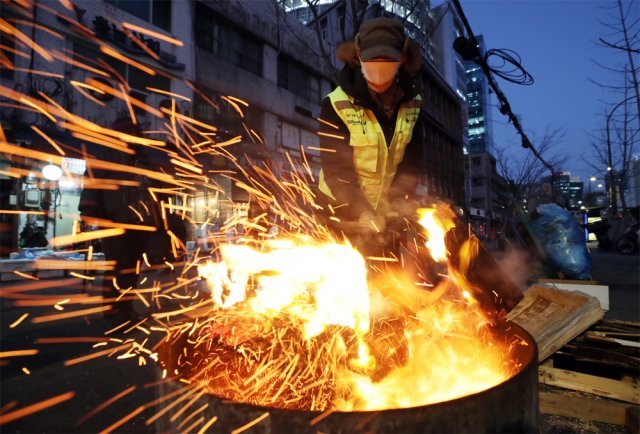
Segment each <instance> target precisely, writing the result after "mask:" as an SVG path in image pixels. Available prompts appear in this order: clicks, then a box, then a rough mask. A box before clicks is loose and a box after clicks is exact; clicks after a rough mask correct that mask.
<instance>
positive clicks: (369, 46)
mask: <svg viewBox="0 0 640 434" xmlns="http://www.w3.org/2000/svg"><path fill="white" fill-rule="evenodd" d="M404 40H405V36H404V27H403V26H402V23H400V22H399V21H396V20H394V19H392V18H374V19H372V20H369V21H367V22H365V23H363V24H362V26H360V32H359V33H358V35H357V36H356V44H357V46H358V47H359V48H360V60H362V61H363V62H367V61H369V60H371V59H374V58H376V57H389V58H392V59H394V60H396V61H398V62H399V61H400V60H401V59H402V51H403V48H404Z"/></svg>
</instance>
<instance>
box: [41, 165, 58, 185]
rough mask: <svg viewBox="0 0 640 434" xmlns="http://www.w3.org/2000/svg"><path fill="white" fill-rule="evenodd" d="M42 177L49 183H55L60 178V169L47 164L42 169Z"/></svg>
mask: <svg viewBox="0 0 640 434" xmlns="http://www.w3.org/2000/svg"><path fill="white" fill-rule="evenodd" d="M42 176H44V178H45V179H47V180H49V181H54V182H55V181H57V180H59V179H60V178H61V177H62V169H61V168H60V166H56V165H55V164H47V165H46V166H44V167H43V168H42Z"/></svg>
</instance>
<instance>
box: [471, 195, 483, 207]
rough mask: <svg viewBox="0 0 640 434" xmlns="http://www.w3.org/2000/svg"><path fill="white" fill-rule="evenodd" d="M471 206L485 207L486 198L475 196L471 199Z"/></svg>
mask: <svg viewBox="0 0 640 434" xmlns="http://www.w3.org/2000/svg"><path fill="white" fill-rule="evenodd" d="M471 206H472V207H474V208H484V198H482V197H474V198H473V199H471Z"/></svg>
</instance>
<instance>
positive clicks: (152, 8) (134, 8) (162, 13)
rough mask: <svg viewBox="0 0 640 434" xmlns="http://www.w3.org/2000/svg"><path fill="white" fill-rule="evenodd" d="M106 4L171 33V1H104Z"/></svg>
mask: <svg viewBox="0 0 640 434" xmlns="http://www.w3.org/2000/svg"><path fill="white" fill-rule="evenodd" d="M106 1H107V3H110V4H112V5H114V6H115V7H117V8H119V9H122V10H123V11H126V12H129V13H130V14H131V15H134V16H136V17H138V18H140V19H143V20H145V21H148V22H150V23H151V24H153V25H154V26H158V27H160V28H161V29H164V30H166V31H168V32H170V31H171V3H172V0H106Z"/></svg>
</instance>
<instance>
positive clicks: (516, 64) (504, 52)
mask: <svg viewBox="0 0 640 434" xmlns="http://www.w3.org/2000/svg"><path fill="white" fill-rule="evenodd" d="M493 58H496V59H497V61H496V60H492V59H493ZM520 61H521V60H520V55H518V53H516V52H515V51H513V50H510V49H508V48H494V49H491V50H487V52H486V53H485V55H484V62H485V63H486V64H487V66H489V69H490V70H491V72H492V73H493V74H495V75H497V76H498V77H500V78H502V79H504V80H507V81H509V82H511V83H515V84H520V85H523V86H530V85H532V84H533V76H532V75H531V74H529V73H528V72H527V70H526V69H524V67H523V66H522V64H521V63H520ZM494 62H499V63H494ZM492 63H494V64H492ZM507 68H508V69H507Z"/></svg>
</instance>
